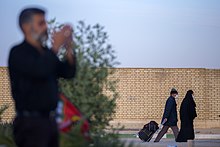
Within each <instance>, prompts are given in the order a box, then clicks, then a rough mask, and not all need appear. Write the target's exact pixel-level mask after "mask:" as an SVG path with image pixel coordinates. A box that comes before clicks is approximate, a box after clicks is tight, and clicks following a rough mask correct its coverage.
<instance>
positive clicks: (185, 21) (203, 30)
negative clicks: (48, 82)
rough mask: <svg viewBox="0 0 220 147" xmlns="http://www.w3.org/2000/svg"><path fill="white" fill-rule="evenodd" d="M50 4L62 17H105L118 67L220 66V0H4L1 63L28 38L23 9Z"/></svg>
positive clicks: (0, 21) (0, 18)
mask: <svg viewBox="0 0 220 147" xmlns="http://www.w3.org/2000/svg"><path fill="white" fill-rule="evenodd" d="M29 6H41V7H44V8H46V9H47V19H48V20H49V19H52V18H55V17H56V19H57V21H58V22H60V23H66V22H67V23H72V24H73V25H74V24H76V23H77V22H78V21H79V20H84V21H85V22H86V23H87V24H91V25H93V24H96V23H99V24H101V25H102V26H104V27H105V31H107V32H108V34H109V42H110V43H111V44H112V45H113V49H114V50H115V51H116V56H117V61H119V62H120V63H121V64H120V65H118V67H126V68H214V69H220V0H62V1H61V0H22V1H21V0H19V1H15V0H1V1H0V66H7V60H8V53H9V51H10V48H11V47H12V46H13V45H15V44H17V43H19V42H21V41H22V40H23V35H22V33H21V31H20V29H19V28H18V15H19V13H20V11H21V10H22V9H23V8H25V7H29Z"/></svg>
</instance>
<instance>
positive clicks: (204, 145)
mask: <svg viewBox="0 0 220 147" xmlns="http://www.w3.org/2000/svg"><path fill="white" fill-rule="evenodd" d="M121 140H122V141H125V142H126V145H125V147H128V145H129V144H131V143H133V147H175V146H176V147H220V139H216V140H215V139H196V140H194V141H193V142H191V145H190V143H176V142H175V141H174V140H173V139H162V140H161V141H160V142H159V143H154V142H153V141H150V142H142V141H140V139H138V138H127V139H121Z"/></svg>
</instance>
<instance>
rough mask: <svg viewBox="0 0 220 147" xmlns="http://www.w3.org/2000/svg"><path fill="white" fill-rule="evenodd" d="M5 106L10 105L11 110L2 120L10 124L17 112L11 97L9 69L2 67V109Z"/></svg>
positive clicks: (0, 88)
mask: <svg viewBox="0 0 220 147" xmlns="http://www.w3.org/2000/svg"><path fill="white" fill-rule="evenodd" d="M3 105H8V106H9V108H8V109H7V111H6V112H5V113H3V116H2V120H3V121H7V122H10V121H11V120H12V118H13V117H14V115H15V112H14V104H13V100H12V97H11V89H10V81H9V76H8V69H7V68H6V67H0V107H1V106H3Z"/></svg>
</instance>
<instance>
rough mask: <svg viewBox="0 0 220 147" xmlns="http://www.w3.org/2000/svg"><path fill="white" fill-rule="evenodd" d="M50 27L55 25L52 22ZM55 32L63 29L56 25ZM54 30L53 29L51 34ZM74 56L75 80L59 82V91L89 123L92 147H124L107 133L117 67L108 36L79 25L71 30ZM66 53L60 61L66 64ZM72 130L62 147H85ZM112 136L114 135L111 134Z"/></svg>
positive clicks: (53, 21) (114, 101)
mask: <svg viewBox="0 0 220 147" xmlns="http://www.w3.org/2000/svg"><path fill="white" fill-rule="evenodd" d="M51 22H52V23H50V24H56V23H55V20H52V21H51ZM55 26H58V27H57V28H59V27H61V26H62V25H55ZM54 28H55V29H57V28H56V27H54V25H53V30H54ZM73 39H74V41H75V49H74V52H75V55H76V57H77V73H76V76H75V78H74V79H71V80H65V79H60V80H59V86H60V90H61V91H62V92H63V93H64V94H65V95H66V96H67V97H68V98H69V99H70V100H71V101H72V103H74V104H75V105H76V106H77V107H78V108H79V109H80V111H81V112H82V113H83V115H84V116H85V118H86V119H88V120H89V122H90V128H91V132H90V134H91V138H92V141H93V143H92V145H93V146H96V147H98V146H115V147H117V146H123V143H121V142H120V141H119V138H118V134H117V133H106V132H105V131H104V130H105V129H106V128H107V127H109V121H110V120H112V118H113V115H114V113H115V108H116V99H117V97H118V93H117V91H116V83H117V79H115V80H110V78H109V77H110V76H113V74H114V72H115V70H114V66H115V65H117V64H119V63H118V62H117V61H115V60H116V56H115V52H114V50H113V49H112V46H111V45H110V44H109V43H108V42H109V39H108V35H107V33H106V32H105V31H104V27H103V26H100V25H99V24H96V25H94V26H91V25H86V24H85V23H84V22H83V21H80V22H79V23H78V24H77V26H76V27H75V29H74V38H73ZM64 54H65V49H63V50H62V51H61V52H60V55H59V57H60V58H61V60H65V58H64V57H65V56H64ZM111 79H113V78H111ZM79 130H80V129H78V131H77V127H75V128H74V129H73V130H72V131H71V132H70V133H68V134H63V136H62V140H61V144H62V145H63V146H66V147H69V146H88V145H91V144H90V143H89V142H86V141H85V140H83V138H82V137H80V133H79ZM113 132H114V131H113Z"/></svg>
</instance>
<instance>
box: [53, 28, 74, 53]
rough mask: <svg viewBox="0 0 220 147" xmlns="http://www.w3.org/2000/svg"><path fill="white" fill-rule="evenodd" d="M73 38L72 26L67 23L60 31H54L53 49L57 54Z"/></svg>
mask: <svg viewBox="0 0 220 147" xmlns="http://www.w3.org/2000/svg"><path fill="white" fill-rule="evenodd" d="M70 38H72V27H71V26H69V25H65V26H64V27H63V28H62V29H61V30H60V31H57V32H54V33H53V36H52V40H53V43H52V46H53V47H52V51H53V52H54V53H55V54H57V53H58V51H59V49H60V47H61V46H62V45H64V44H65V43H67V42H69V40H70Z"/></svg>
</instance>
